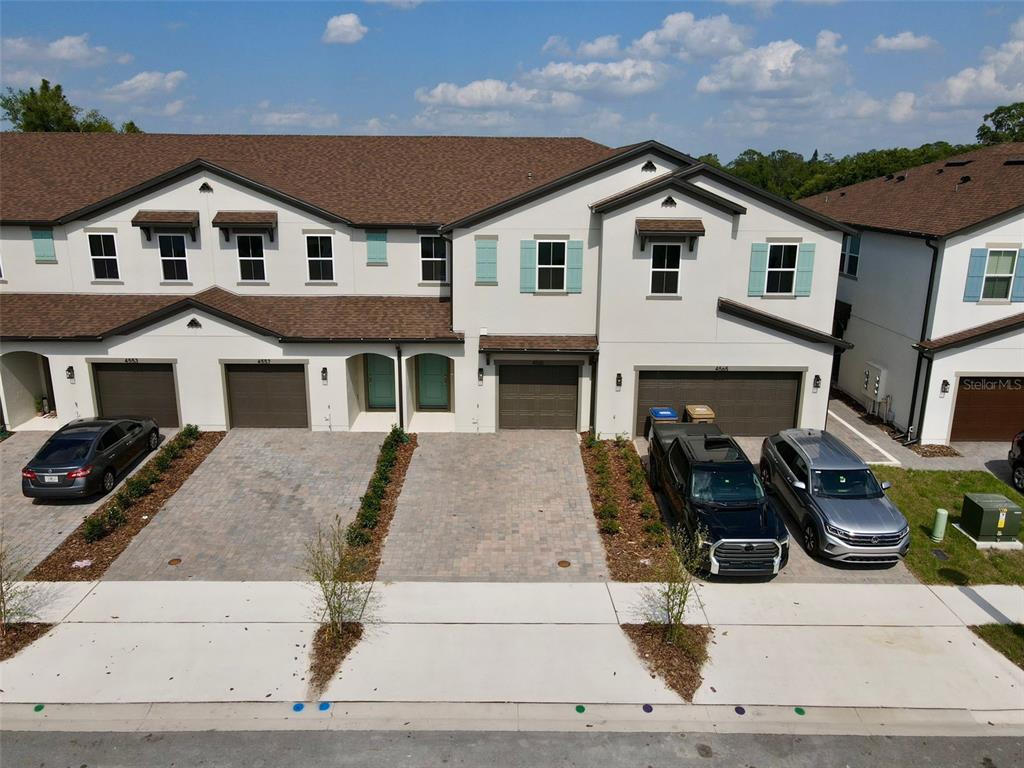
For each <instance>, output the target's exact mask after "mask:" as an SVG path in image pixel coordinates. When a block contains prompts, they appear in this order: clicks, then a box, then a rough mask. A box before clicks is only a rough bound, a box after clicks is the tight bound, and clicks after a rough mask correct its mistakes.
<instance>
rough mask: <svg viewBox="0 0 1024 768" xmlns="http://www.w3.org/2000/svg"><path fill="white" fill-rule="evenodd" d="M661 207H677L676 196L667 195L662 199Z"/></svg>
mask: <svg viewBox="0 0 1024 768" xmlns="http://www.w3.org/2000/svg"><path fill="white" fill-rule="evenodd" d="M661 207H662V208H675V207H676V201H675V198H674V197H672V195H669V196H668V197H666V198H665V199H664V200H662V201H661Z"/></svg>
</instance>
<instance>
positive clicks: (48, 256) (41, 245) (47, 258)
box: [32, 229, 57, 264]
mask: <svg viewBox="0 0 1024 768" xmlns="http://www.w3.org/2000/svg"><path fill="white" fill-rule="evenodd" d="M32 248H33V249H34V250H35V253H36V264H56V263H57V252H56V251H55V250H54V249H53V230H52V229H33V230H32Z"/></svg>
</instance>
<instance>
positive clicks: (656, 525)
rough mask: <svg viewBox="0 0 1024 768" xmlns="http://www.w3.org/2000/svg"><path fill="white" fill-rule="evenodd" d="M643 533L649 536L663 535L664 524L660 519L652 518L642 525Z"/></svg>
mask: <svg viewBox="0 0 1024 768" xmlns="http://www.w3.org/2000/svg"><path fill="white" fill-rule="evenodd" d="M644 533H648V534H650V535H651V536H659V537H660V536H664V535H665V526H664V524H663V523H662V522H661V521H660V520H652V521H651V522H649V523H646V524H645V525H644Z"/></svg>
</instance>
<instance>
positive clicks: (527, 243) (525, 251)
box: [519, 240, 537, 293]
mask: <svg viewBox="0 0 1024 768" xmlns="http://www.w3.org/2000/svg"><path fill="white" fill-rule="evenodd" d="M536 289H537V241H536V240H521V241H520V242H519V292H520V293H534V292H535V291H536Z"/></svg>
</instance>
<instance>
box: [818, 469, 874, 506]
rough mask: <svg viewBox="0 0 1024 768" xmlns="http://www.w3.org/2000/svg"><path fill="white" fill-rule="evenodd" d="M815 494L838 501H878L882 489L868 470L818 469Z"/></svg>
mask: <svg viewBox="0 0 1024 768" xmlns="http://www.w3.org/2000/svg"><path fill="white" fill-rule="evenodd" d="M814 492H815V493H816V494H817V495H818V496H829V497H832V498H836V499H877V498H878V497H880V496H881V495H882V488H881V486H880V485H879V484H878V481H877V480H875V476H874V475H872V474H871V472H870V471H868V470H866V469H851V470H840V469H816V470H814Z"/></svg>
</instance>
